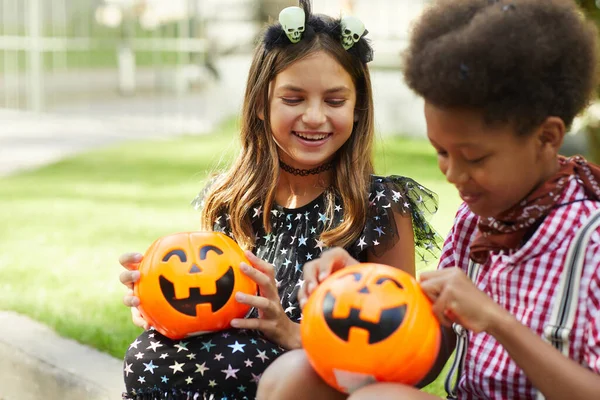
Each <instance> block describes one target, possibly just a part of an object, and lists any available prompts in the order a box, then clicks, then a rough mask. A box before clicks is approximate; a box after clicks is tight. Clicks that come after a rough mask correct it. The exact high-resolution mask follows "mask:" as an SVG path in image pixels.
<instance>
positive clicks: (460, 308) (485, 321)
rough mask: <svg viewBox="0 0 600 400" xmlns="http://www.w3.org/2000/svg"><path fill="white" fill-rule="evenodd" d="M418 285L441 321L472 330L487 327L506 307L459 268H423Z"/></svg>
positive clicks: (483, 329)
mask: <svg viewBox="0 0 600 400" xmlns="http://www.w3.org/2000/svg"><path fill="white" fill-rule="evenodd" d="M420 281H421V288H422V289H423V291H424V292H425V294H426V295H427V297H429V299H430V300H431V301H432V302H433V312H434V313H435V315H436V316H437V318H438V319H439V320H440V322H441V323H442V324H443V325H446V326H451V325H452V323H454V322H456V323H458V324H460V325H462V326H463V327H464V328H465V329H468V330H470V331H472V332H474V333H479V332H482V331H487V330H489V329H490V327H492V326H493V324H495V323H496V322H497V321H500V320H501V318H502V317H504V316H505V314H506V313H508V311H506V310H505V309H504V308H502V307H501V306H500V305H498V304H497V303H496V302H495V301H493V300H492V299H491V298H490V297H489V296H488V295H487V294H485V293H484V292H482V291H481V290H479V289H478V288H477V287H476V286H475V285H474V284H473V282H471V280H470V279H469V277H468V276H467V275H466V274H465V273H464V272H463V271H462V270H461V269H460V268H456V267H455V268H446V269H443V270H438V271H429V272H423V273H421V276H420Z"/></svg>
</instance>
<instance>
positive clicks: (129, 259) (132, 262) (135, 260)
mask: <svg viewBox="0 0 600 400" xmlns="http://www.w3.org/2000/svg"><path fill="white" fill-rule="evenodd" d="M143 258H144V256H143V255H142V254H140V253H125V254H122V255H121V256H120V257H119V264H121V265H122V266H123V267H125V268H127V269H129V270H132V269H137V268H138V267H139V264H140V262H142V259H143Z"/></svg>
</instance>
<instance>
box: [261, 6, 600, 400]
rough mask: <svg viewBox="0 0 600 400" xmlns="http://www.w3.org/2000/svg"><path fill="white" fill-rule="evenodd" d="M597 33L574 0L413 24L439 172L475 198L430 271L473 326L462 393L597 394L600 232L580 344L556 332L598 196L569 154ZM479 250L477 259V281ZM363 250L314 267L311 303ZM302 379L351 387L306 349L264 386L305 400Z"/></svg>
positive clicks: (583, 286)
mask: <svg viewBox="0 0 600 400" xmlns="http://www.w3.org/2000/svg"><path fill="white" fill-rule="evenodd" d="M596 36H597V33H596V30H595V28H594V27H593V26H592V24H591V23H589V22H586V21H585V20H584V19H583V17H582V14H581V13H580V11H579V10H578V9H577V7H576V5H575V3H574V2H572V1H570V0H545V1H539V0H511V1H509V0H506V1H488V0H439V1H436V2H435V3H433V4H432V5H431V7H430V8H429V9H428V10H427V11H426V12H425V13H424V14H423V15H422V16H421V18H420V19H419V20H418V22H417V23H416V25H415V28H414V31H413V33H412V39H411V42H410V45H409V48H408V50H407V53H406V56H405V69H404V74H405V79H406V81H407V83H408V85H409V86H410V87H411V88H412V89H413V90H414V91H415V92H416V93H418V94H419V95H421V96H422V97H423V98H424V100H425V118H426V122H427V135H428V137H429V140H430V142H431V144H432V145H433V147H434V148H435V149H436V151H437V153H438V163H439V167H440V170H441V171H442V173H443V174H444V175H445V176H446V178H447V180H448V181H449V182H450V183H452V184H453V185H455V186H456V188H457V189H458V191H459V193H460V196H461V197H462V199H463V200H464V204H463V205H462V206H461V207H460V209H459V210H458V213H457V215H456V219H455V222H454V225H453V228H452V230H451V232H450V235H449V236H448V238H447V240H446V242H445V245H444V248H443V254H442V257H441V260H440V264H439V270H438V271H434V272H427V273H423V274H421V277H420V279H421V285H422V288H423V290H424V291H425V293H426V294H427V295H428V296H429V298H430V299H431V300H432V302H433V310H434V312H435V313H436V315H437V317H438V318H439V319H440V321H441V322H442V323H443V324H444V325H445V326H446V327H449V326H451V324H453V323H457V324H460V325H461V326H462V327H463V328H465V329H466V330H467V332H466V338H468V340H467V342H466V343H467V350H466V353H465V358H464V368H463V373H462V374H461V375H460V377H459V382H458V388H457V391H456V393H452V395H456V396H457V397H458V398H460V399H534V398H535V397H536V396H542V395H543V396H545V397H546V398H547V399H592V398H598V396H599V394H600V375H599V374H600V235H599V234H600V230H596V231H595V232H594V234H593V235H592V236H591V240H590V241H589V243H588V245H587V247H586V248H584V249H583V252H582V253H583V257H584V266H583V272H582V275H581V281H580V285H579V290H578V291H577V290H576V291H575V297H576V299H575V300H576V301H577V303H576V310H575V313H574V324H573V327H572V330H571V332H570V334H569V335H568V346H567V347H566V348H565V353H566V354H568V357H567V356H565V355H563V354H562V353H561V352H560V351H558V350H557V349H556V348H555V347H553V346H552V345H551V344H549V343H548V341H547V340H548V336H547V332H545V328H547V327H549V326H550V325H551V324H552V320H551V316H552V311H553V307H554V304H555V303H557V302H558V301H559V287H560V285H561V281H562V280H563V279H562V278H561V274H562V273H563V270H564V269H565V267H564V265H565V260H566V256H567V249H568V248H569V246H570V245H571V242H572V241H573V238H574V235H575V233H576V232H577V231H578V230H579V229H580V228H581V226H582V224H583V223H584V222H585V221H586V220H587V219H588V218H589V217H590V215H591V214H592V213H593V212H594V211H595V210H597V209H598V208H600V187H599V181H600V168H598V167H597V166H595V165H593V164H589V163H587V162H586V161H585V160H584V159H583V158H581V157H575V158H572V159H566V158H564V157H561V156H559V155H558V151H559V148H560V146H561V144H562V141H563V137H564V135H565V132H566V130H567V127H568V126H569V125H570V124H571V122H572V121H573V118H574V117H575V116H576V114H577V113H578V112H580V111H581V110H582V109H583V108H584V107H585V106H586V104H587V103H588V101H589V99H590V96H591V95H592V93H593V90H594V87H595V83H596V82H595V78H596V63H597V53H596V51H597V50H596V48H597V47H596V46H597V43H596ZM471 262H473V263H474V264H472V265H473V266H476V265H478V266H479V272H478V274H474V275H473V281H471V279H469V277H468V276H467V272H472V271H476V270H477V269H476V268H472V267H470V266H469V264H470V263H471ZM353 263H356V260H355V259H353V258H352V256H351V255H349V254H348V253H347V252H345V251H343V250H336V251H332V252H330V253H326V254H325V255H324V256H323V258H322V259H320V260H319V261H316V262H313V263H311V264H307V265H306V267H305V275H304V279H305V284H304V290H303V291H302V292H301V294H300V297H301V298H302V301H304V300H305V299H306V296H307V295H308V294H310V293H311V292H312V290H313V289H314V287H315V286H316V285H317V284H318V282H320V281H322V279H323V278H324V277H326V276H328V275H329V273H331V271H333V270H336V269H339V268H341V267H343V266H345V265H350V264H353ZM457 330H458V331H459V332H460V329H457ZM445 339H446V340H445V341H444V343H443V346H444V350H443V351H442V352H441V354H440V360H439V361H440V363H439V365H438V367H439V366H440V365H443V363H444V362H445V361H446V359H447V357H448V355H449V354H450V353H451V352H452V351H453V350H454V345H455V335H454V333H453V332H452V330H449V331H448V330H446V332H445ZM545 339H546V340H545ZM458 356H460V354H459V355H458ZM438 369H439V368H438ZM438 369H434V371H432V374H431V375H432V376H430V377H428V379H426V380H425V381H424V382H423V383H426V382H427V381H429V380H431V379H432V378H433V377H434V376H435V375H436V373H437V370H438ZM288 370H294V371H301V373H300V374H298V373H297V374H296V375H294V376H290V375H288V374H287V372H288ZM275 371H276V372H275ZM275 374H278V376H289V377H290V379H288V380H286V381H278V380H277V377H276V376H275ZM300 383H301V386H302V387H303V388H304V390H303V392H302V393H310V392H311V390H310V388H311V387H313V388H314V391H313V392H312V394H311V396H309V397H307V398H311V399H318V398H327V399H334V398H344V397H345V396H342V395H341V394H339V393H334V392H333V390H331V389H329V388H327V387H325V385H324V384H323V383H322V381H320V380H319V379H318V378H317V377H316V375H315V374H314V372H312V370H311V369H310V368H309V367H308V366H307V365H306V361H305V357H304V356H303V355H302V354H301V353H297V352H291V353H289V354H287V355H285V356H284V357H282V358H281V359H279V360H277V361H276V363H275V364H273V365H272V366H271V367H270V368H269V370H268V371H267V372H266V373H265V375H264V376H263V380H262V381H261V385H260V388H259V396H258V397H259V398H260V399H267V398H273V399H278V400H281V399H292V398H293V399H300V398H301V397H299V396H298V395H290V393H292V391H291V390H293V389H294V388H298V387H300ZM450 386H451V385H450ZM372 398H378V399H382V400H383V399H432V398H433V396H430V395H428V394H426V393H423V392H419V391H418V390H416V389H414V388H412V387H407V386H403V385H400V384H373V385H370V386H367V387H364V388H361V389H359V390H358V391H356V392H354V393H353V394H352V395H351V396H350V399H353V400H354V399H372ZM453 398H454V397H453Z"/></svg>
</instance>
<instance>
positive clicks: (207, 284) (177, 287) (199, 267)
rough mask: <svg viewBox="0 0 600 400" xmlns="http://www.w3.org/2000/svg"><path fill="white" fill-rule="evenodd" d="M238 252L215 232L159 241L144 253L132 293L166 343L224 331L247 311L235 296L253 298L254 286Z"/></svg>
mask: <svg viewBox="0 0 600 400" xmlns="http://www.w3.org/2000/svg"><path fill="white" fill-rule="evenodd" d="M242 261H244V262H245V263H247V264H249V261H248V260H247V259H246V257H245V256H244V253H243V251H242V249H241V248H240V247H239V246H238V245H237V243H235V242H234V241H233V240H232V239H231V238H229V237H228V236H226V235H224V234H222V233H218V232H185V233H177V234H173V235H169V236H165V237H162V238H160V239H158V240H156V241H155V242H154V243H153V244H152V245H151V246H150V248H149V249H148V251H146V255H145V256H144V259H143V261H142V263H141V264H140V280H139V281H138V282H137V283H136V285H135V289H134V293H135V294H136V296H138V297H139V298H140V306H139V307H138V308H139V309H140V312H141V313H142V315H143V316H144V318H145V319H146V321H148V323H149V324H150V325H152V326H153V327H154V328H155V329H156V330H157V331H159V332H160V333H162V334H163V335H165V336H167V337H170V338H171V339H181V338H184V337H186V336H190V335H193V334H197V333H201V332H209V331H216V330H221V329H225V328H228V327H229V326H230V325H229V323H230V322H231V320H232V319H233V318H242V317H244V316H245V315H246V313H247V312H248V311H249V307H248V306H247V305H244V304H240V303H238V302H237V301H236V300H235V297H234V295H235V293H236V292H244V293H247V294H251V295H254V294H256V292H257V286H256V283H255V282H254V281H252V280H251V279H250V278H248V277H247V276H246V275H244V274H243V273H242V272H241V271H240V269H239V266H240V263H241V262H242Z"/></svg>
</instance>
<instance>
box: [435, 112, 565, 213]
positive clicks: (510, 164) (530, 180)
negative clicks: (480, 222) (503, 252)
mask: <svg viewBox="0 0 600 400" xmlns="http://www.w3.org/2000/svg"><path fill="white" fill-rule="evenodd" d="M425 119H426V121H427V136H428V137H429V141H430V142H431V144H432V145H433V147H435V149H436V150H437V153H438V165H439V168H440V170H441V171H442V173H443V174H444V175H445V176H446V179H447V180H448V182H450V183H452V184H453V185H454V186H456V188H457V189H458V191H459V194H460V197H461V198H462V200H463V201H464V202H466V203H467V205H468V206H469V208H470V209H471V211H473V212H474V213H475V214H477V215H479V216H482V217H495V216H497V215H499V214H500V213H502V212H503V211H506V210H508V209H509V208H511V207H512V206H514V205H515V204H517V203H518V202H519V201H521V200H522V199H524V198H525V197H526V196H527V195H528V194H529V193H531V192H532V191H533V190H534V189H535V188H536V187H537V186H538V185H540V184H541V183H543V182H544V181H546V180H547V179H548V178H549V173H551V171H552V165H549V164H550V163H551V162H552V161H551V158H549V157H547V156H545V155H544V154H547V152H545V153H544V154H542V153H543V146H544V144H543V141H541V140H540V137H539V134H538V133H537V132H534V133H532V134H530V135H527V136H518V135H517V133H516V132H515V130H514V128H512V127H511V126H510V125H502V126H498V127H490V126H488V125H486V124H485V122H484V119H483V116H482V115H481V113H478V112H475V111H471V110H459V109H452V110H450V109H441V108H438V107H436V106H434V105H432V104H431V103H428V102H426V103H425ZM554 164H556V159H554Z"/></svg>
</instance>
